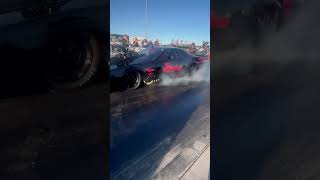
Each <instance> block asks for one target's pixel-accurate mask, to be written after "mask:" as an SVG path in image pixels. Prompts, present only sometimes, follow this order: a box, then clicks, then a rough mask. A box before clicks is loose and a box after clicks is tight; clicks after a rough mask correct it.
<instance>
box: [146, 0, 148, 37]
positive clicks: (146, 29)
mask: <svg viewBox="0 0 320 180" xmlns="http://www.w3.org/2000/svg"><path fill="white" fill-rule="evenodd" d="M147 26H148V0H146V39H147V40H148V32H147V31H148V30H147V28H148V27H147Z"/></svg>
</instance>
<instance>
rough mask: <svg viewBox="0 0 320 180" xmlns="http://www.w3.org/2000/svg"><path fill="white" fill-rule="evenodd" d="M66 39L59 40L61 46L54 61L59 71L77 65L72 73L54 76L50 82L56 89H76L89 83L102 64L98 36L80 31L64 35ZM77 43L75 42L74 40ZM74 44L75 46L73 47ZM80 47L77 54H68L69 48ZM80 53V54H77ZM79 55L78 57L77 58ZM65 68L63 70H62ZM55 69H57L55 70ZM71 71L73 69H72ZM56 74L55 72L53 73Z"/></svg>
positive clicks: (57, 48)
mask: <svg viewBox="0 0 320 180" xmlns="http://www.w3.org/2000/svg"><path fill="white" fill-rule="evenodd" d="M64 38H65V40H62V41H59V42H60V44H61V43H62V44H61V46H62V47H60V46H59V45H58V47H56V51H55V54H58V55H57V56H55V55H53V56H55V59H53V60H54V61H58V63H56V64H55V66H54V67H55V68H56V70H57V71H59V72H60V71H68V67H73V66H77V68H75V70H74V71H72V73H71V74H69V72H68V73H67V74H63V73H62V74H63V75H61V74H59V75H57V76H59V78H57V76H55V75H54V76H53V77H52V79H50V82H51V83H52V84H53V86H54V88H55V89H56V90H63V91H65V90H74V89H78V88H82V87H84V86H86V85H88V84H89V83H90V82H92V81H93V79H94V78H95V77H96V75H97V73H98V70H99V68H100V65H101V62H102V61H101V59H102V56H101V52H102V48H101V43H100V42H99V41H98V39H97V37H96V36H95V35H94V34H92V33H90V32H80V33H74V34H73V35H69V37H67V36H66V37H64ZM73 41H75V43H77V44H74V42H73ZM73 45H74V47H73ZM72 48H74V49H76V48H78V49H80V50H78V49H77V50H78V51H76V52H75V54H71V53H70V54H68V52H65V51H68V49H72ZM76 53H79V54H76ZM76 57H78V58H76ZM72 58H74V59H72ZM61 69H63V70H61ZM54 71H55V70H54ZM70 72H71V69H70ZM53 74H55V72H54V73H53Z"/></svg>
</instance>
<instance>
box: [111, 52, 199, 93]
mask: <svg viewBox="0 0 320 180" xmlns="http://www.w3.org/2000/svg"><path fill="white" fill-rule="evenodd" d="M196 69H197V57H196V56H193V55H192V54H189V53H187V52H185V51H184V50H182V49H179V48H167V47H156V48H146V49H143V50H142V51H141V52H140V53H139V55H137V56H134V57H131V58H127V59H124V60H123V61H122V62H119V61H117V62H111V64H110V80H111V89H116V88H125V89H137V88H139V87H140V86H142V85H150V84H152V83H154V82H159V81H160V80H161V75H168V76H169V77H180V76H184V75H190V74H191V73H192V71H194V70H196Z"/></svg>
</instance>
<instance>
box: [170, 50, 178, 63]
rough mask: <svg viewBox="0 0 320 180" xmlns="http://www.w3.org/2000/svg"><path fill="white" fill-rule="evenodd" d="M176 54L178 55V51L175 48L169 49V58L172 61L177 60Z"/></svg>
mask: <svg viewBox="0 0 320 180" xmlns="http://www.w3.org/2000/svg"><path fill="white" fill-rule="evenodd" d="M178 56H179V55H178V53H177V50H175V49H174V50H172V51H171V60H172V61H177V60H178V58H179V57H178Z"/></svg>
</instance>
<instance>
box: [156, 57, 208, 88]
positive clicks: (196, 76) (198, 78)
mask: <svg viewBox="0 0 320 180" xmlns="http://www.w3.org/2000/svg"><path fill="white" fill-rule="evenodd" d="M160 79H161V81H160V85H162V86H178V85H189V84H190V83H194V82H205V83H209V82H210V64H209V63H208V64H205V65H203V66H200V68H199V69H198V70H197V71H195V72H193V73H192V74H191V76H183V77H178V78H171V77H169V76H167V75H161V77H160Z"/></svg>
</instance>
